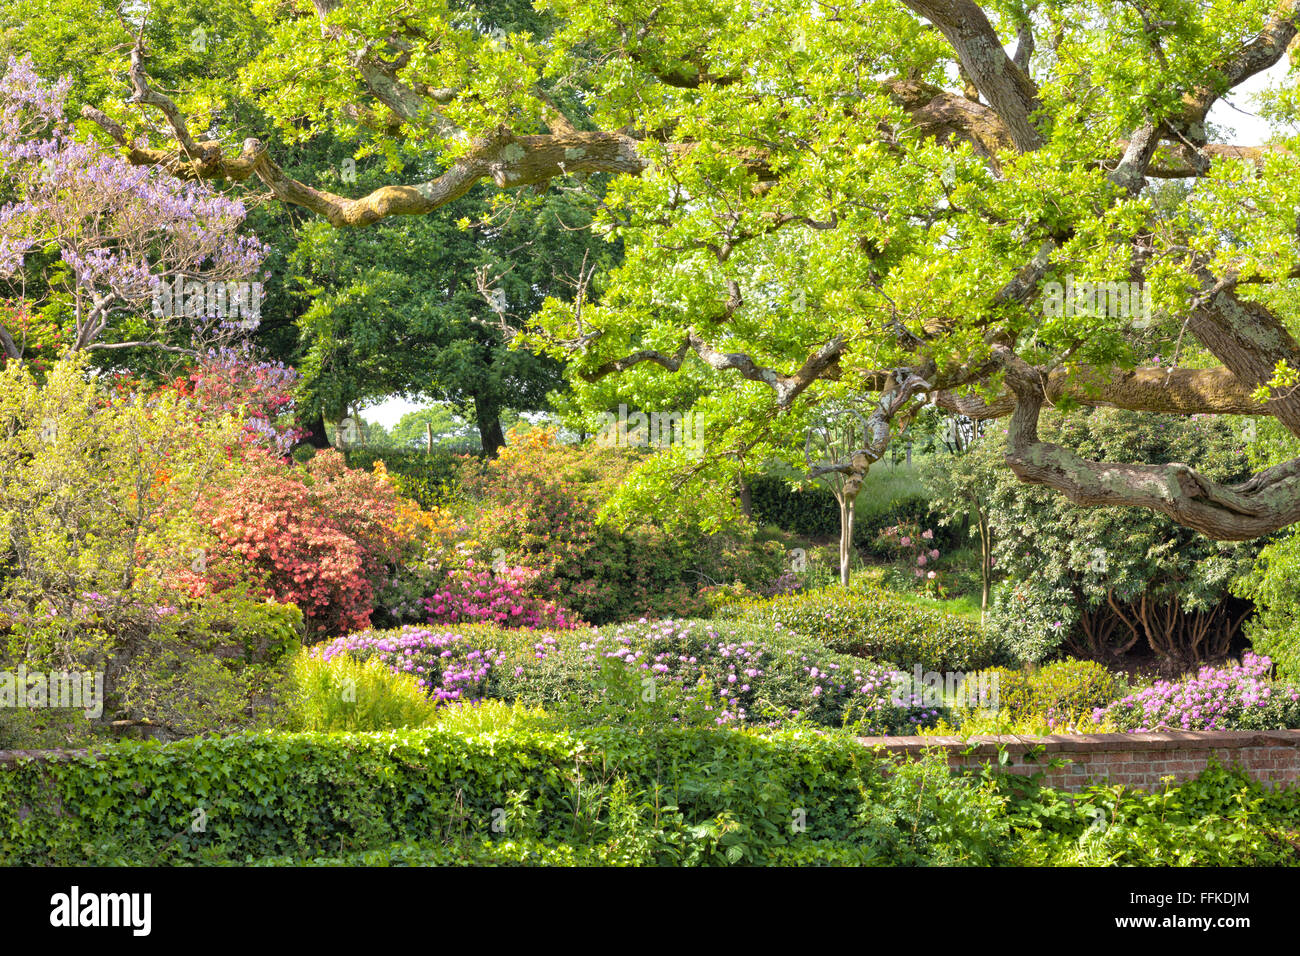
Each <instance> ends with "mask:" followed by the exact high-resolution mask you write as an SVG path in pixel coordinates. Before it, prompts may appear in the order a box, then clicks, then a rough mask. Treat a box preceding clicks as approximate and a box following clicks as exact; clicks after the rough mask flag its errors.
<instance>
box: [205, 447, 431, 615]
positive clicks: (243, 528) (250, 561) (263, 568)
mask: <svg viewBox="0 0 1300 956" xmlns="http://www.w3.org/2000/svg"><path fill="white" fill-rule="evenodd" d="M199 514H200V515H201V516H202V518H203V519H204V522H205V524H206V526H207V527H208V528H209V529H210V530H211V531H212V533H213V534H214V535H215V536H216V538H217V544H216V546H215V547H216V549H217V551H218V556H219V557H220V558H223V559H226V560H228V561H230V562H233V563H235V564H237V565H239V566H240V567H241V568H242V569H243V573H244V574H245V575H246V576H247V577H249V578H251V579H253V580H256V581H258V582H259V583H262V582H264V583H265V586H266V588H267V590H268V591H269V593H271V594H273V595H275V597H276V598H277V599H278V600H281V601H291V602H293V603H294V604H297V605H298V606H299V607H300V608H301V609H302V611H303V614H304V615H305V617H306V620H307V623H308V626H309V628H310V630H311V631H312V633H313V634H316V635H320V634H337V633H341V632H344V631H347V630H350V629H353V628H359V627H365V626H367V625H368V624H369V623H370V613H371V610H372V608H373V606H374V600H375V594H376V591H377V589H378V588H379V587H381V586H382V585H383V583H384V582H385V580H386V578H387V575H388V565H389V563H390V562H391V561H394V560H395V559H396V558H397V557H398V556H399V554H400V553H401V550H402V549H403V547H404V546H405V544H406V542H405V541H404V540H402V539H401V538H399V537H398V534H397V527H398V498H397V495H396V493H395V492H394V490H393V489H392V487H391V486H390V485H389V483H388V482H387V481H386V480H385V479H384V478H383V476H381V475H376V474H372V473H369V472H364V471H354V470H351V469H349V468H348V467H347V466H346V465H344V463H343V458H342V456H341V455H340V454H339V453H338V452H335V451H333V450H326V451H322V452H320V453H319V454H317V455H315V456H314V457H313V458H312V459H311V460H310V461H308V462H307V463H306V464H305V465H297V466H289V465H286V464H284V462H282V461H281V460H279V459H276V458H273V457H271V456H270V455H267V454H266V453H264V452H261V451H258V450H251V451H249V452H247V453H246V454H245V455H244V457H243V461H242V473H241V474H240V475H239V476H238V477H237V478H236V479H235V480H234V481H233V482H232V483H231V484H230V486H229V487H228V488H224V489H221V490H220V491H219V492H216V491H214V492H211V493H208V494H207V495H205V496H204V497H203V498H202V499H201V501H200V504H199Z"/></svg>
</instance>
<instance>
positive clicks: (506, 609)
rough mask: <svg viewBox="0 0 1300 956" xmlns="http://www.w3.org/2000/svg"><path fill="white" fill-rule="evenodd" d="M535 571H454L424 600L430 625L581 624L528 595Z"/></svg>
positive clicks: (551, 626) (471, 568) (556, 626)
mask: <svg viewBox="0 0 1300 956" xmlns="http://www.w3.org/2000/svg"><path fill="white" fill-rule="evenodd" d="M536 578H537V572H536V571H532V570H529V569H528V568H510V567H507V568H500V569H498V570H495V571H493V570H483V571H479V570H476V569H475V568H474V566H473V562H472V561H471V562H469V567H467V568H465V569H463V570H458V571H453V572H452V573H451V576H450V577H449V578H448V579H447V581H446V583H445V584H444V585H443V586H442V587H441V588H439V589H438V590H437V591H435V592H434V593H433V594H432V595H430V596H429V597H426V598H424V599H423V602H422V603H423V604H424V607H425V610H426V611H428V614H429V618H428V620H429V623H430V624H494V625H496V626H497V627H521V628H528V629H533V630H537V629H547V630H552V629H554V630H567V629H569V628H573V627H577V626H579V625H580V624H581V623H582V621H581V620H580V619H579V618H578V617H577V615H575V614H574V613H573V612H572V611H569V610H566V609H565V608H563V607H560V605H558V604H556V603H555V602H554V601H550V600H547V599H546V598H543V597H540V596H538V595H537V594H532V593H529V591H528V588H529V586H530V585H532V584H533V583H534V581H535V580H536Z"/></svg>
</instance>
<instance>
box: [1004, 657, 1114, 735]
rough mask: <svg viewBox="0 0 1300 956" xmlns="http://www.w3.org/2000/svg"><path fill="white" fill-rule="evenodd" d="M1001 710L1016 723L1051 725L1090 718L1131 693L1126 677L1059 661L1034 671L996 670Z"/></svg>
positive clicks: (1089, 665) (1087, 664)
mask: <svg viewBox="0 0 1300 956" xmlns="http://www.w3.org/2000/svg"><path fill="white" fill-rule="evenodd" d="M989 673H990V675H992V674H996V675H997V682H998V697H999V705H1000V709H1001V710H1002V712H1003V713H1005V714H1006V715H1007V716H1008V717H1010V718H1011V719H1012V720H1014V721H1021V720H1036V719H1041V720H1044V721H1046V722H1047V724H1048V726H1049V727H1050V726H1056V725H1058V724H1070V723H1075V722H1077V721H1078V720H1079V719H1080V718H1081V717H1087V718H1090V717H1091V716H1092V715H1093V712H1094V711H1096V710H1098V709H1099V708H1104V707H1106V706H1107V705H1109V704H1111V703H1113V702H1114V701H1116V700H1118V699H1119V698H1120V697H1121V696H1123V694H1124V692H1125V691H1126V690H1127V685H1126V684H1125V682H1124V680H1123V678H1121V677H1120V676H1119V675H1118V674H1116V673H1115V672H1113V671H1111V670H1109V669H1108V668H1107V667H1105V666H1104V665H1102V664H1098V663H1096V662H1095V661H1058V662H1056V663H1054V664H1047V665H1045V666H1043V667H1040V668H1037V669H1034V670H1012V669H1011V668H1007V667H995V668H991V669H990V671H989Z"/></svg>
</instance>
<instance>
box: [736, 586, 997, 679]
mask: <svg viewBox="0 0 1300 956" xmlns="http://www.w3.org/2000/svg"><path fill="white" fill-rule="evenodd" d="M719 613H720V614H721V615H722V616H723V617H733V618H738V619H739V620H742V621H745V622H748V623H750V624H755V625H762V626H767V627H773V626H778V625H779V626H780V627H783V628H786V629H788V630H791V631H794V632H796V633H798V634H802V635H804V636H805V637H809V638H812V639H814V640H817V641H820V642H821V643H822V644H824V645H825V646H826V647H828V648H830V649H831V650H832V651H836V652H838V653H841V654H851V655H853V656H855V657H866V658H871V659H874V660H878V661H885V662H887V663H890V664H894V665H895V666H898V667H901V668H903V670H905V671H907V672H909V673H910V672H911V671H912V669H913V668H914V667H915V666H916V665H918V664H919V665H920V666H921V669H922V670H925V671H973V670H980V669H982V668H985V667H990V666H992V665H995V664H999V663H1002V662H1003V660H1004V656H1005V655H1004V652H1003V650H1002V647H1001V644H1000V642H999V641H998V639H997V637H996V635H995V634H993V633H992V632H991V631H989V630H987V629H986V628H983V627H981V626H980V625H979V624H976V623H974V622H973V621H968V620H966V619H965V618H961V617H958V616H956V615H955V614H948V613H945V612H943V611H937V610H933V609H931V608H926V607H920V606H917V605H915V604H910V603H908V602H906V601H903V600H901V599H899V598H897V597H894V596H893V595H890V594H889V593H888V592H885V591H882V590H877V589H866V590H859V589H856V588H855V589H849V588H843V587H840V586H838V585H836V586H832V587H828V588H821V589H818V590H815V591H803V592H799V593H796V594H788V595H783V596H780V597H774V598H770V599H767V600H761V601H747V602H741V603H737V604H733V605H728V606H724V607H723V608H721V609H720V611H719Z"/></svg>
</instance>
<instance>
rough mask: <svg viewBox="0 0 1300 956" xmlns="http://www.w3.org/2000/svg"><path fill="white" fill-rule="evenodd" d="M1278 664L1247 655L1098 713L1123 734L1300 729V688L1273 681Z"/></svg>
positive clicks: (1165, 683) (1164, 683)
mask: <svg viewBox="0 0 1300 956" xmlns="http://www.w3.org/2000/svg"><path fill="white" fill-rule="evenodd" d="M1272 670H1273V662H1272V661H1271V660H1269V659H1268V658H1267V657H1260V656H1259V655H1257V654H1252V653H1249V652H1247V653H1246V654H1245V655H1244V656H1243V658H1242V660H1241V663H1239V664H1238V663H1233V664H1228V665H1226V666H1223V667H1210V666H1206V667H1202V668H1201V669H1200V670H1198V671H1197V673H1196V675H1195V676H1193V677H1187V678H1184V679H1183V680H1178V681H1167V680H1162V681H1157V682H1156V683H1155V684H1153V685H1152V686H1150V687H1147V688H1144V689H1142V690H1140V691H1138V692H1136V693H1134V694H1130V695H1128V696H1127V697H1124V698H1122V699H1120V700H1117V701H1115V702H1114V703H1112V704H1110V705H1108V706H1107V707H1105V708H1102V709H1100V710H1098V711H1097V712H1096V716H1097V719H1099V720H1100V719H1106V720H1109V721H1111V722H1112V723H1114V724H1115V725H1116V726H1118V727H1120V728H1121V729H1123V730H1132V731H1136V732H1144V731H1152V730H1285V729H1288V728H1300V687H1298V686H1296V685H1292V684H1284V683H1281V682H1278V681H1274V680H1271V679H1270V674H1271V673H1272Z"/></svg>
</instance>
